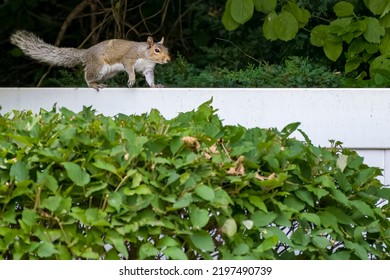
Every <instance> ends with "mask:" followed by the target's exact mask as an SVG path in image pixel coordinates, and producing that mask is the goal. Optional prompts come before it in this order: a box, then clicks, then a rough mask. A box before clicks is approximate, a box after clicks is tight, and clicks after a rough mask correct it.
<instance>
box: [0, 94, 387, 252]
mask: <svg viewBox="0 0 390 280" xmlns="http://www.w3.org/2000/svg"><path fill="white" fill-rule="evenodd" d="M297 127H298V124H297V123H293V124H290V125H288V126H287V127H285V128H284V129H283V130H281V131H278V130H276V129H261V128H253V129H246V128H244V127H241V126H228V125H223V124H222V123H221V120H220V119H219V117H218V116H217V115H216V114H215V111H214V110H213V108H212V107H210V102H208V103H205V104H203V105H201V106H200V107H199V108H198V109H197V110H196V111H191V112H187V113H180V114H179V115H178V116H177V117H175V118H173V119H171V120H166V119H165V118H163V117H162V116H161V115H160V113H159V112H158V111H157V110H152V111H151V112H150V113H149V114H143V115H139V116H135V115H133V116H126V115H122V114H119V115H117V116H115V117H107V116H103V115H101V114H96V112H95V111H94V110H92V109H91V108H84V109H83V111H81V112H79V113H74V112H71V111H69V110H67V109H65V108H61V109H60V110H59V112H57V111H56V109H53V110H52V111H49V112H48V111H44V110H41V112H40V113H39V114H33V113H31V112H19V111H13V112H12V113H7V114H5V115H3V116H1V117H0V211H1V215H0V252H1V255H0V258H3V259H118V258H122V259H156V258H157V259H160V258H168V259H212V258H214V259H389V258H390V254H389V246H390V241H389V236H390V221H389V219H388V218H389V205H388V204H384V205H382V207H378V204H379V203H381V202H382V204H383V200H384V199H389V197H390V191H389V189H386V188H383V186H382V185H381V183H380V182H379V181H378V179H377V176H378V175H380V174H381V171H380V170H379V169H378V168H374V167H369V166H367V165H365V164H364V162H363V158H362V157H360V156H359V155H358V154H357V153H356V152H354V151H352V150H349V149H343V148H341V146H340V143H337V142H334V143H333V145H332V146H331V148H321V147H316V146H314V145H312V144H311V142H310V140H309V139H308V137H307V136H306V135H305V134H304V133H303V132H301V133H302V135H303V136H304V138H305V139H306V140H305V141H298V140H296V139H295V138H293V137H291V133H293V132H294V131H296V130H297Z"/></svg>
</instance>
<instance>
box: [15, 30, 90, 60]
mask: <svg viewBox="0 0 390 280" xmlns="http://www.w3.org/2000/svg"><path fill="white" fill-rule="evenodd" d="M10 41H11V43H12V44H14V45H15V46H17V47H19V48H20V49H21V50H22V52H23V53H24V54H25V55H27V56H29V57H30V58H32V59H35V60H37V61H39V62H43V63H47V64H49V65H53V66H64V67H74V66H76V65H78V64H80V63H82V62H83V60H82V56H83V53H84V51H85V50H79V49H76V48H59V47H56V46H53V45H50V44H47V43H45V42H44V41H43V40H41V39H40V38H39V37H37V36H35V35H34V34H33V33H30V32H27V31H25V30H19V31H16V32H15V33H13V34H12V35H11V37H10Z"/></svg>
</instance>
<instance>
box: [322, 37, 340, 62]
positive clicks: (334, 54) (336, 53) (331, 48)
mask: <svg viewBox="0 0 390 280" xmlns="http://www.w3.org/2000/svg"><path fill="white" fill-rule="evenodd" d="M324 52H325V55H326V56H327V57H328V58H329V59H330V60H332V61H336V60H337V59H338V58H339V57H340V55H341V53H342V52H343V43H342V42H332V41H329V40H328V41H325V42H324Z"/></svg>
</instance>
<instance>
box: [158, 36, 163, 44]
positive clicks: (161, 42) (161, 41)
mask: <svg viewBox="0 0 390 280" xmlns="http://www.w3.org/2000/svg"><path fill="white" fill-rule="evenodd" d="M158 43H159V44H161V45H162V44H164V37H162V38H161V40H160V42H158Z"/></svg>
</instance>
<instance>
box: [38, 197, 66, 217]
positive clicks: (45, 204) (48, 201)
mask: <svg viewBox="0 0 390 280" xmlns="http://www.w3.org/2000/svg"><path fill="white" fill-rule="evenodd" d="M61 200H62V197H60V196H50V197H48V198H45V199H44V200H42V203H41V207H42V208H46V209H48V210H50V211H51V212H52V213H53V212H55V211H56V210H57V209H58V207H60V203H61Z"/></svg>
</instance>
